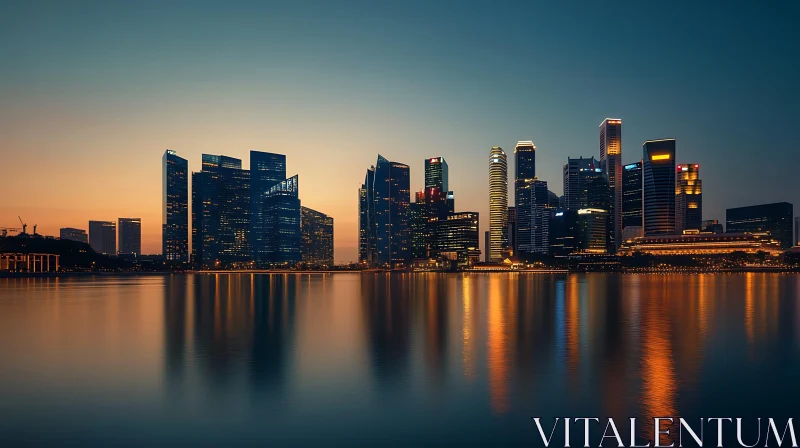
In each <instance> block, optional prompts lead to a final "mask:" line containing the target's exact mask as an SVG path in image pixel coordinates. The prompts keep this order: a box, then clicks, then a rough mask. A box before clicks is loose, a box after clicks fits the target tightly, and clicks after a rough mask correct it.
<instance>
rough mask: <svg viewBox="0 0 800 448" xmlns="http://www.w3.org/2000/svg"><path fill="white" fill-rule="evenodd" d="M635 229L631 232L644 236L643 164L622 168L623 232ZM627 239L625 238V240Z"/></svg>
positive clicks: (633, 164)
mask: <svg viewBox="0 0 800 448" xmlns="http://www.w3.org/2000/svg"><path fill="white" fill-rule="evenodd" d="M627 227H635V228H636V229H631V232H633V231H634V230H635V232H637V233H639V234H637V235H635V236H642V235H641V232H642V162H641V161H639V162H636V163H629V164H627V165H625V166H623V167H622V232H623V233H625V229H626V228H627ZM625 239H626V238H625V237H624V236H623V240H625Z"/></svg>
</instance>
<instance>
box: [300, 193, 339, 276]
mask: <svg viewBox="0 0 800 448" xmlns="http://www.w3.org/2000/svg"><path fill="white" fill-rule="evenodd" d="M300 237H301V239H302V245H301V247H302V249H301V255H302V259H303V262H304V263H308V264H310V265H315V266H333V218H331V217H330V216H328V215H326V214H324V213H321V212H318V211H316V210H312V209H310V208H308V207H300Z"/></svg>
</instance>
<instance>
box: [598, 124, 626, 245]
mask: <svg viewBox="0 0 800 448" xmlns="http://www.w3.org/2000/svg"><path fill="white" fill-rule="evenodd" d="M600 165H601V168H602V169H603V175H604V176H605V178H606V180H607V181H608V190H609V194H610V195H611V197H610V201H609V204H610V210H609V216H610V218H609V220H610V223H611V226H612V227H611V229H612V230H611V231H610V232H609V234H610V236H611V237H610V244H609V247H610V248H611V249H612V252H613V251H614V250H615V248H616V247H617V246H618V242H619V241H620V239H621V238H622V120H620V119H617V118H606V119H605V120H603V122H602V123H600Z"/></svg>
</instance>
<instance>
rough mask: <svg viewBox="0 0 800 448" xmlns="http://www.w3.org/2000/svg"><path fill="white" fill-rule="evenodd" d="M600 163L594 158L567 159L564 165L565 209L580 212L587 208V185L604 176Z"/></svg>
mask: <svg viewBox="0 0 800 448" xmlns="http://www.w3.org/2000/svg"><path fill="white" fill-rule="evenodd" d="M602 175H603V170H602V169H601V168H600V162H599V161H597V160H595V158H594V157H589V158H583V157H579V158H577V159H573V158H567V163H566V164H565V165H564V207H565V208H566V209H567V210H578V209H581V208H586V207H587V202H586V201H587V198H586V194H587V184H588V183H589V182H591V180H592V179H594V178H596V177H599V176H602Z"/></svg>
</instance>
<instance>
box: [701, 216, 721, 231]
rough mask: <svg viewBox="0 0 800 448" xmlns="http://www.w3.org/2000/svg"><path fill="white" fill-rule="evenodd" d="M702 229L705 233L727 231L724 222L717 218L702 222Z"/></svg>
mask: <svg viewBox="0 0 800 448" xmlns="http://www.w3.org/2000/svg"><path fill="white" fill-rule="evenodd" d="M700 231H701V232H703V233H725V230H724V229H723V228H722V224H720V222H719V221H717V220H716V219H707V220H705V221H703V222H702V224H700Z"/></svg>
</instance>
